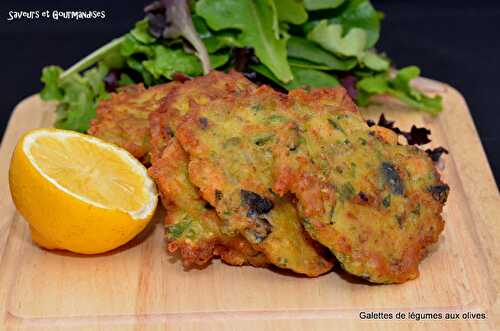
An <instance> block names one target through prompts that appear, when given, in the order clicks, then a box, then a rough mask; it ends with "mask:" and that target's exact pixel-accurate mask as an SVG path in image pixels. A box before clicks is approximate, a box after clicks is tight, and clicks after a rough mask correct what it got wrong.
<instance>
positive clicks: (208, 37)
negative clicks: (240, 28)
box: [193, 15, 243, 54]
mask: <svg viewBox="0 0 500 331" xmlns="http://www.w3.org/2000/svg"><path fill="white" fill-rule="evenodd" d="M193 24H194V27H195V29H196V31H197V32H198V35H199V36H200V38H201V40H202V41H203V43H204V44H205V47H206V48H207V51H208V53H210V54H212V53H215V52H217V51H218V50H221V49H224V48H228V47H243V45H242V44H240V43H239V42H238V41H237V40H236V37H237V36H236V34H235V33H234V32H230V31H220V32H213V31H210V29H209V28H208V27H207V25H206V23H205V21H204V20H203V18H201V17H200V16H198V15H193Z"/></svg>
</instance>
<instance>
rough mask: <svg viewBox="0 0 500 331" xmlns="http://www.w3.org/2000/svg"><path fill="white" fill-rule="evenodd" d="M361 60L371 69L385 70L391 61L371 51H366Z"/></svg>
mask: <svg viewBox="0 0 500 331" xmlns="http://www.w3.org/2000/svg"><path fill="white" fill-rule="evenodd" d="M361 61H362V62H363V64H364V65H365V66H366V67H367V68H369V69H371V70H373V71H387V70H389V67H390V65H391V62H390V61H389V60H388V59H387V58H385V57H383V56H381V55H379V54H377V53H375V52H371V51H368V52H366V53H365V54H364V55H363V58H362V60H361Z"/></svg>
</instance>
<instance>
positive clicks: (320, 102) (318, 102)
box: [274, 88, 448, 283]
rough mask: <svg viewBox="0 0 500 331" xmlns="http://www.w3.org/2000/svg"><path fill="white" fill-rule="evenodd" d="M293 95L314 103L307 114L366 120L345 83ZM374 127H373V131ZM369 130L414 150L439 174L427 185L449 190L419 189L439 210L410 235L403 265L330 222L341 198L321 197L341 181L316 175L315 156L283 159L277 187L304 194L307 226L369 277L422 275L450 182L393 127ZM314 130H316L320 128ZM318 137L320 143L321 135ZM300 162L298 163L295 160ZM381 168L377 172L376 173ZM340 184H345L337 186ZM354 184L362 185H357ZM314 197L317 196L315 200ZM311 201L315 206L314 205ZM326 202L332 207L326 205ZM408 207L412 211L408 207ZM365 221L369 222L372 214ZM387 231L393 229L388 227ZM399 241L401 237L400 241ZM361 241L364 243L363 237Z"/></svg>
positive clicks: (392, 279)
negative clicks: (333, 205) (399, 140)
mask: <svg viewBox="0 0 500 331" xmlns="http://www.w3.org/2000/svg"><path fill="white" fill-rule="evenodd" d="M289 98H291V101H290V102H292V103H296V102H297V103H298V106H299V107H300V105H307V107H308V109H310V110H311V111H312V112H313V114H309V113H307V114H306V113H302V116H314V115H315V114H314V113H319V112H333V113H334V114H337V112H338V111H342V112H343V113H344V114H350V115H351V116H359V120H360V121H362V123H363V126H364V125H365V122H364V120H363V118H362V117H361V115H360V114H359V113H357V110H356V107H355V105H354V103H353V102H352V101H351V100H350V99H349V97H348V96H347V93H346V92H345V90H343V89H341V88H338V89H333V90H329V89H319V90H313V91H311V92H306V91H303V90H296V91H293V92H291V93H290V95H289ZM369 132H372V134H370V133H369ZM366 133H367V134H368V135H371V136H373V137H374V138H373V139H377V143H378V142H379V141H380V144H382V145H383V146H384V145H385V146H387V149H389V148H399V149H405V150H406V151H408V153H409V154H412V153H413V154H415V161H413V162H416V164H415V167H419V166H421V167H424V168H426V169H428V170H429V171H431V172H432V177H433V178H434V181H433V185H432V186H429V188H428V189H427V190H428V191H431V188H432V187H438V188H439V187H443V190H444V191H445V192H444V193H443V195H444V196H440V195H439V197H438V199H437V200H436V198H435V197H434V194H433V192H427V191H422V190H420V191H421V193H422V195H420V196H419V195H417V198H418V197H419V198H420V202H422V203H424V205H425V206H429V208H432V209H433V212H430V215H429V217H430V219H426V218H424V219H423V220H421V222H420V223H421V224H419V226H421V228H419V229H418V231H417V233H416V235H414V236H410V238H406V242H405V243H404V245H403V247H402V250H401V256H402V258H401V260H400V263H399V264H398V265H392V264H391V263H389V260H388V259H386V258H385V256H384V255H380V254H379V253H376V252H366V251H364V250H363V249H361V248H360V247H353V246H352V245H351V244H355V243H353V242H349V239H348V237H346V236H344V235H343V234H342V233H341V232H340V231H336V230H334V229H333V227H334V225H331V226H329V223H328V220H327V218H328V216H329V215H333V214H330V213H333V209H332V210H328V209H327V208H328V204H329V203H331V202H332V201H333V203H337V201H336V199H335V196H332V195H331V194H330V195H329V194H326V196H327V199H324V200H322V199H319V197H321V196H325V192H329V191H330V192H331V191H332V189H329V188H328V186H329V185H330V187H332V188H333V187H336V186H335V185H331V184H335V183H331V182H330V181H329V180H328V179H326V178H325V179H324V180H322V179H321V178H322V176H315V173H316V172H317V169H315V168H314V166H311V164H310V163H311V162H308V161H307V157H306V160H303V159H297V160H291V159H288V160H287V162H282V165H283V164H284V163H285V164H286V166H283V168H282V169H278V170H277V178H278V180H277V182H276V183H275V187H274V189H275V190H276V192H279V193H280V194H284V193H286V192H288V191H290V192H292V193H294V194H295V195H296V196H297V198H298V200H299V210H301V213H302V214H303V215H304V216H305V219H307V220H308V224H305V227H306V229H308V231H309V232H310V233H311V235H312V236H313V238H315V239H316V240H318V241H320V242H321V243H322V244H324V245H325V246H327V247H329V248H330V249H331V250H332V252H333V253H334V254H335V255H336V256H337V258H338V259H339V260H340V261H341V262H342V264H343V267H344V268H345V269H346V270H347V271H349V272H351V273H353V274H356V275H358V276H362V277H365V278H367V279H368V280H370V281H372V282H377V283H401V282H405V281H407V280H410V279H414V278H416V277H417V276H418V265H419V263H420V261H421V260H422V258H423V257H424V255H425V252H426V247H427V246H429V245H431V244H433V243H435V242H436V241H437V240H438V237H439V234H440V233H441V232H442V230H443V227H444V221H443V219H442V217H441V212H442V208H443V205H444V202H445V200H446V195H447V192H448V188H447V185H445V184H443V182H442V181H441V179H440V176H439V174H438V172H437V171H436V169H435V168H434V166H433V164H432V162H431V160H430V159H429V158H428V157H427V156H426V155H425V153H423V152H422V151H420V150H419V149H418V148H416V147H413V146H411V147H410V146H398V145H396V144H395V143H396V142H397V139H395V137H394V135H389V134H387V132H380V130H377V129H375V130H373V129H372V130H370V129H369V128H368V126H366ZM311 134H312V135H313V134H315V132H313V133H311ZM315 142H316V143H318V141H315ZM319 144H321V142H319ZM281 153H283V151H281ZM388 153H389V152H388ZM325 157H327V156H325ZM408 159H409V161H408V162H411V160H410V159H411V158H408ZM416 160H418V161H416ZM316 161H319V160H316ZM406 161H407V160H406V159H403V161H401V162H406ZM294 163H295V166H293V164H294ZM291 165H292V166H291ZM405 165H406V163H405ZM411 165H412V164H410V163H408V165H406V166H411ZM376 174H377V173H376V172H375V175H376ZM301 179H302V181H301ZM306 179H308V180H310V181H312V183H307V182H305V180H306ZM318 179H319V180H318ZM304 183H305V184H304ZM337 189H340V188H338V187H337ZM354 189H355V191H356V188H354ZM360 192H361V191H360ZM412 194H413V193H412ZM417 194H418V192H417ZM431 196H432V197H431ZM412 197H415V195H412ZM365 199H368V201H370V199H371V197H366V196H365V195H364V194H363V196H361V197H360V198H359V199H358V197H356V198H355V200H356V201H357V202H358V203H359V204H360V205H362V204H364V203H365V202H366V201H365ZM358 200H359V201H358ZM361 200H363V201H361ZM314 201H316V204H315V205H314ZM318 201H319V203H318ZM311 203H312V204H313V206H311ZM349 203H350V202H349ZM323 207H326V208H325V209H323ZM361 208H362V207H359V208H358V209H359V210H361ZM408 212H410V211H409V210H408ZM325 216H326V217H325ZM353 217H354V216H353ZM333 221H334V222H340V221H342V220H339V219H335V220H333ZM362 221H365V222H366V220H362ZM372 221H373V219H372ZM345 222H346V221H344V223H345ZM335 224H337V223H335ZM335 226H336V225H335ZM386 226H387V225H386ZM365 228H366V230H368V229H369V228H367V227H365ZM387 231H390V230H389V229H387ZM363 235H365V233H364V232H363V233H358V236H363ZM404 235H406V233H403V234H400V235H398V236H397V239H399V240H402V239H403V240H405V238H403V236H404ZM386 238H387V237H386ZM415 238H416V239H415ZM386 240H387V239H386ZM390 244H391V245H396V242H391V243H390ZM399 244H400V243H399V242H398V243H397V245H399ZM361 245H364V244H362V243H361ZM360 249H361V251H360ZM369 264H373V265H374V266H373V267H369Z"/></svg>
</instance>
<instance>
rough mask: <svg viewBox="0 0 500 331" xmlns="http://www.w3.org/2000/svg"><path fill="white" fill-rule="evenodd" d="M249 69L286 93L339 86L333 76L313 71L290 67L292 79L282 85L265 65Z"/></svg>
mask: <svg viewBox="0 0 500 331" xmlns="http://www.w3.org/2000/svg"><path fill="white" fill-rule="evenodd" d="M251 68H252V69H253V70H255V71H256V72H258V73H259V74H261V75H262V76H264V77H267V78H268V79H270V80H272V81H273V82H275V83H276V84H278V85H280V86H281V87H283V88H284V89H286V90H288V91H289V90H293V89H296V88H300V87H303V88H316V87H335V86H338V85H339V84H340V83H339V81H338V80H337V78H336V77H335V76H333V75H331V74H327V73H325V72H323V71H319V70H315V69H309V68H301V67H295V66H292V67H291V68H292V73H293V76H294V79H293V80H292V81H291V82H290V83H283V82H282V81H280V80H279V79H278V78H277V77H276V76H274V74H273V73H272V72H271V70H270V69H269V68H267V67H266V66H265V65H262V64H257V65H254V66H252V67H251Z"/></svg>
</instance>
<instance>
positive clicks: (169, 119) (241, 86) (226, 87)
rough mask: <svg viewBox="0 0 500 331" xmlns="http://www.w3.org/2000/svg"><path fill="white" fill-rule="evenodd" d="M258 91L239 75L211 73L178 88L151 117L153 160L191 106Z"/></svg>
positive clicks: (234, 72)
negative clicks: (244, 92)
mask: <svg viewBox="0 0 500 331" xmlns="http://www.w3.org/2000/svg"><path fill="white" fill-rule="evenodd" d="M256 88H257V87H256V86H255V85H254V84H253V83H252V82H250V81H249V80H247V79H246V78H245V77H244V76H243V75H241V74H239V73H237V72H236V71H231V72H230V73H228V74H225V73H223V72H219V71H212V72H210V73H209V74H208V75H206V76H203V77H198V78H195V79H193V80H190V81H187V82H185V83H184V84H182V85H178V86H176V87H175V88H174V89H173V90H172V91H171V93H169V94H168V96H167V97H166V98H165V99H164V100H163V101H162V103H161V105H160V107H159V108H158V110H157V111H156V112H154V113H152V114H151V116H150V125H151V135H152V157H153V159H154V158H155V157H156V156H157V155H159V154H161V152H162V151H163V149H164V148H165V146H166V143H167V142H168V141H169V140H170V138H171V137H173V136H174V135H175V131H176V130H177V127H178V126H179V124H180V123H181V121H182V119H183V117H184V116H185V115H186V114H187V113H188V112H189V110H190V106H191V105H192V104H196V105H200V106H202V105H206V104H208V103H210V102H211V101H213V100H217V99H220V98H223V97H224V96H227V95H238V94H240V93H241V92H242V91H245V90H249V91H252V90H255V89H256Z"/></svg>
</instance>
